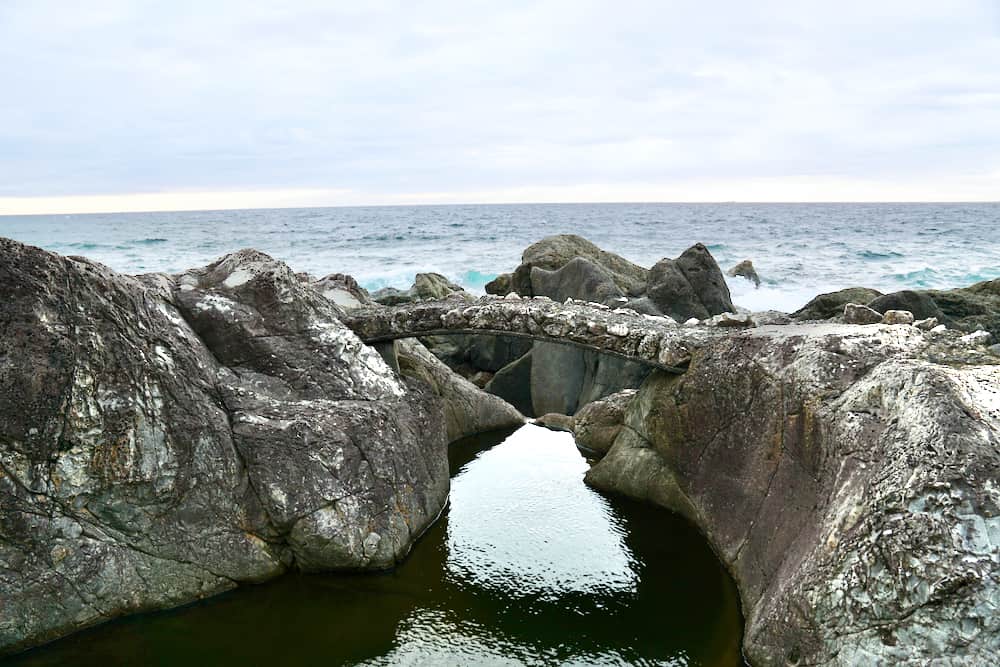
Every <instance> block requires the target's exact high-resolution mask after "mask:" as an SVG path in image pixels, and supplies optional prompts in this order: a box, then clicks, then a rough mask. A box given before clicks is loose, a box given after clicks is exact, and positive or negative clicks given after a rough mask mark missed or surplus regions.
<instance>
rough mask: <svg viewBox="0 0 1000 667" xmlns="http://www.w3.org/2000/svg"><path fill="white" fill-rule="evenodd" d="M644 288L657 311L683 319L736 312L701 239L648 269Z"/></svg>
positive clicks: (710, 254)
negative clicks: (673, 256)
mask: <svg viewBox="0 0 1000 667" xmlns="http://www.w3.org/2000/svg"><path fill="white" fill-rule="evenodd" d="M646 292H647V294H648V296H649V299H650V300H651V301H652V302H653V304H654V305H655V306H656V307H657V308H658V309H659V310H660V312H661V313H663V314H665V315H668V316H670V317H672V318H673V319H675V320H677V321H678V322H683V321H685V320H688V319H690V318H692V317H697V318H698V319H700V320H703V319H707V318H709V317H711V316H713V315H719V314H721V313H732V312H736V307H735V306H733V301H732V298H731V297H730V295H729V287H728V286H727V285H726V279H725V277H724V276H723V275H722V270H721V269H719V265H718V264H717V263H716V261H715V258H714V257H712V253H710V252H709V251H708V248H706V247H705V246H704V245H702V244H701V243H696V244H695V245H693V246H691V247H690V248H688V249H687V250H685V251H684V252H683V253H681V255H680V257H678V258H677V259H661V260H660V261H659V262H657V263H656V264H655V265H654V266H653V268H652V269H650V270H649V276H648V286H647V289H646Z"/></svg>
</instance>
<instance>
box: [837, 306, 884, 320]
mask: <svg viewBox="0 0 1000 667" xmlns="http://www.w3.org/2000/svg"><path fill="white" fill-rule="evenodd" d="M881 321H882V313H880V312H878V311H877V310H872V309H871V308H869V307H868V306H862V305H861V304H859V303H849V304H847V305H845V306H844V322H846V323H847V324H879V323H880V322H881Z"/></svg>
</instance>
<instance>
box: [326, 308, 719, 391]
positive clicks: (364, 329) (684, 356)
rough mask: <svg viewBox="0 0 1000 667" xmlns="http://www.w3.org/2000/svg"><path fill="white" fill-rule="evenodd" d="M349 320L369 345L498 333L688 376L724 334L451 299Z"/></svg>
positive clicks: (359, 312) (628, 313) (612, 314)
mask: <svg viewBox="0 0 1000 667" xmlns="http://www.w3.org/2000/svg"><path fill="white" fill-rule="evenodd" d="M344 323H345V324H347V325H348V326H349V327H350V328H351V329H353V330H354V332H355V333H356V334H357V335H358V336H359V337H360V338H361V339H362V340H363V341H365V342H366V343H370V344H376V343H384V342H388V341H392V340H396V339H398V338H411V337H414V336H430V335H442V334H445V335H446V334H493V335H497V336H515V337H520V338H531V339H534V340H540V341H547V342H553V343H562V344H566V345H575V346H577V347H581V348H584V349H588V350H594V351H596V352H601V353H605V354H611V355H614V356H618V357H623V358H625V359H630V360H632V361H637V362H640V363H644V364H648V365H650V366H654V367H656V368H660V369H662V370H665V371H669V372H672V373H683V372H684V368H685V367H686V365H687V363H688V362H689V361H690V359H691V350H692V349H693V348H695V347H700V346H701V344H703V343H704V342H707V341H708V340H709V339H711V338H714V337H717V336H718V335H720V332H718V331H717V330H715V329H712V328H709V327H682V326H679V325H678V324H677V323H675V322H674V321H673V320H670V319H668V318H665V317H655V316H650V315H640V314H639V313H637V312H635V311H633V310H628V309H615V310H612V309H610V308H608V307H607V306H602V305H600V304H594V303H587V302H582V301H569V300H568V301H567V302H566V303H557V302H555V301H552V300H551V299H548V298H545V297H535V298H532V299H514V298H510V297H508V298H500V297H495V296H486V297H482V298H480V299H478V300H476V301H467V300H465V299H462V298H458V297H453V298H446V299H441V300H438V301H421V302H417V303H412V304H407V305H403V306H396V307H392V308H387V307H383V306H378V307H376V306H369V307H364V308H358V309H355V310H351V311H349V312H348V313H347V315H346V316H345V317H344Z"/></svg>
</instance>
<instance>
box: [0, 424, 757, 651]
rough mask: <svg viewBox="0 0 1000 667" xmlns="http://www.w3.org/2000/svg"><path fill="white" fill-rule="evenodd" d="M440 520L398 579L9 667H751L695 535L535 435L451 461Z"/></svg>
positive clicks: (206, 607) (262, 600)
mask: <svg viewBox="0 0 1000 667" xmlns="http://www.w3.org/2000/svg"><path fill="white" fill-rule="evenodd" d="M451 465H452V475H453V477H452V492H451V499H450V505H449V507H448V509H447V510H446V511H445V513H444V514H443V516H442V517H441V519H440V520H439V521H438V522H437V523H436V524H435V525H434V526H433V527H432V528H431V529H430V531H428V533H427V534H426V535H425V536H424V537H423V538H422V539H421V540H420V542H418V543H417V545H416V546H415V548H414V549H413V551H412V553H411V554H410V556H409V558H408V559H407V560H406V561H404V562H403V564H402V565H401V566H400V567H399V568H397V569H396V570H395V571H393V572H390V573H384V574H375V575H310V576H303V575H288V576H285V577H282V578H279V579H277V580H275V581H273V582H271V583H268V584H264V585H259V586H251V587H247V588H244V589H240V590H237V591H234V592H232V593H229V594H226V595H224V596H221V597H218V598H214V599H212V600H209V601H206V602H203V603H199V604H197V605H193V606H189V607H186V608H183V609H180V610H175V611H171V612H165V613H159V614H153V615H146V616H141V617H133V618H128V619H124V620H121V621H118V622H114V623H111V624H107V625H104V626H100V627H97V628H95V629H92V630H89V631H86V632H83V633H79V634H77V635H74V636H71V637H68V638H66V639H64V640H62V641H60V642H57V643H55V644H52V645H50V646H48V647H44V648H42V649H38V650H35V651H33V652H30V653H27V654H25V655H22V656H19V657H18V658H16V659H14V660H11V661H10V662H9V663H4V664H5V665H7V667H11V666H13V665H18V666H19V667H29V666H31V667H43V666H55V665H102V666H113V665H162V666H168V665H170V666H172V665H183V666H185V667H187V666H191V665H260V664H274V665H314V664H325V665H356V664H361V665H675V666H680V665H706V666H718V667H731V666H734V665H741V664H742V661H741V658H740V655H739V641H740V632H741V619H740V615H739V604H738V599H737V594H736V590H735V587H734V585H733V583H732V581H731V580H730V578H729V577H728V575H727V574H726V572H725V571H724V569H723V567H722V566H721V564H720V563H719V562H718V560H716V558H715V556H714V555H713V553H712V552H711V550H710V549H709V548H708V546H707V545H706V544H705V542H704V541H703V540H702V539H701V537H700V536H699V535H698V534H697V533H695V531H694V530H693V529H692V528H691V527H690V526H688V525H687V524H686V523H685V522H683V521H682V520H680V519H679V518H677V517H676V516H673V515H671V514H669V513H667V512H665V511H663V510H658V509H656V508H653V507H649V506H645V505H639V504H636V503H632V502H628V501H625V500H622V499H617V498H608V497H605V496H602V495H600V494H598V493H596V492H595V491H593V490H591V489H589V488H587V487H586V486H584V484H583V482H582V477H583V474H584V472H585V471H586V469H587V467H588V465H587V462H586V461H585V460H584V459H583V458H582V457H581V456H580V454H579V453H578V452H577V450H576V447H575V446H574V443H573V441H572V438H571V437H570V436H569V435H568V434H565V433H555V432H552V431H547V430H544V429H541V428H539V427H536V426H525V427H522V428H521V429H519V430H517V431H514V432H509V431H508V432H503V433H493V434H486V435H484V436H478V437H475V438H470V439H467V440H464V441H460V442H459V443H456V444H455V445H453V446H452V451H451Z"/></svg>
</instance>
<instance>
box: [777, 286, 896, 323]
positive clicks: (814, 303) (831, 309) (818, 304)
mask: <svg viewBox="0 0 1000 667" xmlns="http://www.w3.org/2000/svg"><path fill="white" fill-rule="evenodd" d="M880 296H882V293H881V292H879V291H878V290H873V289H868V288H867V287H848V288H845V289H842V290H838V291H836V292H827V293H826V294H820V295H818V296H815V297H813V298H812V299H811V300H810V301H809V303H807V304H806V305H804V306H802V307H801V308H799V309H798V310H796V311H795V312H794V313H792V318H793V319H796V320H827V319H830V318H832V317H838V316H840V315H843V314H844V306H846V305H847V304H849V303H855V304H859V305H867V304H868V303H869V302H870V301H871V300H872V299H875V298H877V297H880Z"/></svg>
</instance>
